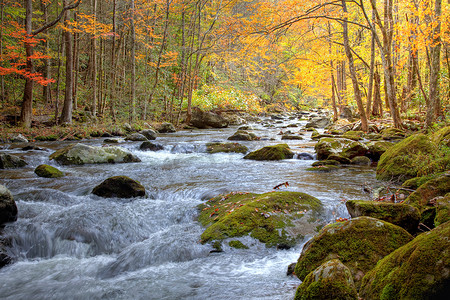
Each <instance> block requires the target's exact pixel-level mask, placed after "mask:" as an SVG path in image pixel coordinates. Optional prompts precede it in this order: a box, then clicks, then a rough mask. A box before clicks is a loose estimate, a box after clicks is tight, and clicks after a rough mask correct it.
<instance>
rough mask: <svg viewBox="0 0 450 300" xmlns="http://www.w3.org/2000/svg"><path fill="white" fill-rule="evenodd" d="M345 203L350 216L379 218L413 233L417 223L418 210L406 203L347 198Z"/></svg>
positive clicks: (418, 217)
mask: <svg viewBox="0 0 450 300" xmlns="http://www.w3.org/2000/svg"><path fill="white" fill-rule="evenodd" d="M345 205H346V206H347V210H348V212H349V214H350V216H352V218H357V217H361V216H366V217H372V218H375V219H380V220H383V221H386V222H389V223H392V224H395V225H397V226H400V227H402V228H404V229H406V230H407V231H408V232H410V233H415V232H416V231H417V226H418V225H419V220H420V212H419V210H418V209H417V208H416V207H413V206H411V205H408V204H404V203H387V202H378V201H364V200H349V201H347V202H346V203H345Z"/></svg>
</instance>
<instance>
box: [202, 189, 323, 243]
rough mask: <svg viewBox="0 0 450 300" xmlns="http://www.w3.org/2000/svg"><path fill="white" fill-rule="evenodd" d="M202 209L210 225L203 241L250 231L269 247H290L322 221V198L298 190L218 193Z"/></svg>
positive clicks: (233, 236) (206, 222)
mask: <svg viewBox="0 0 450 300" xmlns="http://www.w3.org/2000/svg"><path fill="white" fill-rule="evenodd" d="M199 209H200V211H201V213H200V215H199V221H200V222H201V223H202V225H203V226H208V227H207V228H206V230H205V231H204V232H203V234H202V235H201V241H202V243H207V242H213V241H221V240H224V239H227V238H236V237H241V236H247V235H250V236H251V237H253V238H255V239H257V240H259V241H260V242H262V243H265V244H266V246H267V247H278V248H289V247H292V246H294V245H295V244H296V243H297V242H298V241H299V240H300V239H302V238H304V237H305V236H306V235H309V234H314V233H315V232H316V229H317V227H318V226H321V225H322V224H323V221H320V220H319V218H320V214H321V212H322V204H321V202H320V200H318V199H316V198H314V197H312V196H310V195H307V194H304V193H299V192H269V193H265V194H252V193H231V194H228V195H219V196H217V197H214V198H212V199H210V200H208V201H207V202H206V203H205V204H201V205H200V206H199Z"/></svg>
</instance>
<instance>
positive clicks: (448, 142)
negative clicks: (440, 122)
mask: <svg viewBox="0 0 450 300" xmlns="http://www.w3.org/2000/svg"><path fill="white" fill-rule="evenodd" d="M431 139H432V140H433V142H434V143H436V144H437V145H440V146H447V147H450V126H447V127H444V128H441V129H440V130H438V131H437V132H435V133H434V134H433V135H432V136H431Z"/></svg>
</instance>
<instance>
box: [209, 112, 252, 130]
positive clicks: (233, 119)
mask: <svg viewBox="0 0 450 300" xmlns="http://www.w3.org/2000/svg"><path fill="white" fill-rule="evenodd" d="M220 116H221V117H223V118H224V119H225V121H226V122H227V124H228V126H229V125H242V124H245V123H247V121H246V120H245V119H244V118H242V117H241V116H239V115H237V114H233V113H222V114H221V115H220ZM214 128H222V127H214Z"/></svg>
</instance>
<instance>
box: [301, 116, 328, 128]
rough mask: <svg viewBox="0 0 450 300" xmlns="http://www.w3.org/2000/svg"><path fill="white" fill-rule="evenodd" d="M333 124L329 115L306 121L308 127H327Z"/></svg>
mask: <svg viewBox="0 0 450 300" xmlns="http://www.w3.org/2000/svg"><path fill="white" fill-rule="evenodd" d="M330 124H331V120H330V118H328V117H314V118H312V119H311V120H310V121H309V122H308V123H306V125H305V127H306V128H311V127H312V128H325V127H327V126H328V125H330Z"/></svg>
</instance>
